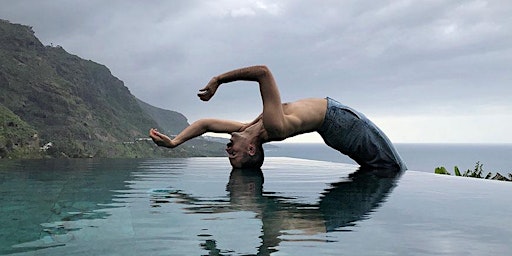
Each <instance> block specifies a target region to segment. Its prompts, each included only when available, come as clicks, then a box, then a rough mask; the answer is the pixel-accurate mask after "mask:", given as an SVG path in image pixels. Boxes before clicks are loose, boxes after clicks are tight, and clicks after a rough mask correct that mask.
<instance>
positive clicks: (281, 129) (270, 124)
mask: <svg viewBox="0 0 512 256" xmlns="http://www.w3.org/2000/svg"><path fill="white" fill-rule="evenodd" d="M234 81H255V82H258V83H259V87H260V94H261V99H262V101H263V114H262V119H263V125H264V126H265V129H266V130H267V132H268V133H269V136H272V137H284V136H286V134H288V133H289V132H288V131H287V129H288V127H289V125H287V123H286V120H285V117H284V112H283V107H282V105H281V95H280V94H279V89H278V88H277V84H276V82H275V80H274V77H273V76H272V73H271V72H270V70H269V69H268V68H267V67H266V66H252V67H247V68H241V69H236V70H233V71H229V72H226V73H224V74H221V75H218V76H216V77H213V78H212V79H211V80H210V82H209V83H208V84H207V85H206V86H205V87H204V88H203V89H201V90H199V94H198V96H199V98H200V99H201V100H203V101H208V100H210V99H211V98H212V97H213V95H214V94H215V92H216V91H217V89H218V87H219V86H220V85H221V84H223V83H230V82H234Z"/></svg>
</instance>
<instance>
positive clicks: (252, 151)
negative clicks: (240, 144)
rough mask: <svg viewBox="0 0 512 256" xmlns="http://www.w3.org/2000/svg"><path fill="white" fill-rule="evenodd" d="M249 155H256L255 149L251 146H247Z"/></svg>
mask: <svg viewBox="0 0 512 256" xmlns="http://www.w3.org/2000/svg"><path fill="white" fill-rule="evenodd" d="M248 149H249V155H250V156H254V155H256V147H255V146H254V145H253V144H249V148H248Z"/></svg>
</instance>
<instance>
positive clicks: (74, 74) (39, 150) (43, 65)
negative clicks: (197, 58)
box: [0, 20, 223, 158]
mask: <svg viewBox="0 0 512 256" xmlns="http://www.w3.org/2000/svg"><path fill="white" fill-rule="evenodd" d="M0 90H1V92H0V158H5V157H11V158H39V157H164V156H166V157H183V156H210V155H221V154H223V153H222V152H223V145H221V144H220V143H215V142H210V141H208V140H205V139H196V140H194V141H191V142H190V143H186V144H184V145H183V146H180V147H178V148H176V149H172V150H169V149H163V148H158V147H156V146H155V145H154V144H153V143H152V142H151V141H148V139H147V138H148V135H147V133H148V130H149V129H150V128H152V127H155V128H158V129H159V130H161V131H165V132H166V133H168V134H176V133H178V132H179V131H181V130H182V129H183V128H184V127H186V126H188V122H187V119H186V117H185V116H183V115H182V114H180V113H177V112H174V111H169V110H164V109H159V108H156V107H153V106H151V105H149V104H147V103H145V102H142V101H141V100H139V99H137V98H136V97H135V96H133V95H132V94H131V93H130V91H129V90H128V88H127V87H126V86H124V84H123V82H122V81H121V80H119V79H118V78H116V77H115V76H113V75H112V74H111V72H110V70H109V69H108V68H107V67H105V66H104V65H101V64H98V63H96V62H93V61H91V60H84V59H81V58H80V57H78V56H76V55H72V54H70V53H68V52H66V51H65V50H64V49H63V48H62V47H60V46H56V47H54V46H44V45H43V44H42V43H41V42H40V41H39V40H38V39H37V38H36V37H35V35H34V31H33V30H32V28H31V27H28V26H24V25H20V24H12V23H10V22H8V21H5V20H0Z"/></svg>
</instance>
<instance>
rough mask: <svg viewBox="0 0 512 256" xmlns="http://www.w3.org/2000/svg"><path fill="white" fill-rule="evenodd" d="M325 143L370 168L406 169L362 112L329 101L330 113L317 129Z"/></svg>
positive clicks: (384, 137) (389, 143) (393, 149)
mask: <svg viewBox="0 0 512 256" xmlns="http://www.w3.org/2000/svg"><path fill="white" fill-rule="evenodd" d="M318 133H319V134H320V135H321V136H322V138H323V139H324V141H325V143H326V144H327V145H329V146H330V147H332V148H334V149H336V150H338V151H340V152H341V153H343V154H345V155H347V156H349V157H350V158H352V159H353V160H354V161H356V162H357V163H358V164H359V165H361V167H364V168H371V169H396V170H405V169H406V168H407V167H406V166H405V164H404V162H403V161H402V159H401V158H400V155H399V154H398V152H397V151H396V149H395V147H394V146H393V144H392V143H391V141H390V140H389V139H388V137H387V136H386V135H385V134H384V133H383V132H382V131H381V130H380V129H379V128H378V127H377V126H376V125H375V124H374V123H373V122H371V121H370V120H369V119H368V118H366V116H364V115H363V114H362V113H360V112H358V111H356V110H354V109H352V108H350V107H348V106H345V105H343V104H341V103H340V102H338V101H336V100H333V99H331V98H327V111H326V113H325V118H324V122H323V124H322V126H321V127H320V129H318Z"/></svg>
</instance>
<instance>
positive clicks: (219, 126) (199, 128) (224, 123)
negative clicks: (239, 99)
mask: <svg viewBox="0 0 512 256" xmlns="http://www.w3.org/2000/svg"><path fill="white" fill-rule="evenodd" d="M243 126H244V124H242V123H240V122H236V121H230V120H220V119H201V120H198V121H196V122H194V123H192V124H191V125H189V126H188V127H187V128H185V129H184V130H183V131H182V132H180V133H179V134H178V135H177V136H176V137H175V138H174V139H170V138H169V137H168V136H166V135H164V134H162V133H160V132H158V131H156V130H155V129H151V130H150V132H149V136H150V137H151V138H152V139H153V141H154V142H155V143H156V144H157V145H159V146H163V147H168V148H174V147H177V146H179V145H180V144H182V143H184V142H186V141H188V140H190V139H192V138H195V137H197V136H200V135H203V134H204V133H206V132H216V133H232V132H236V131H240V129H242V127H243Z"/></svg>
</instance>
